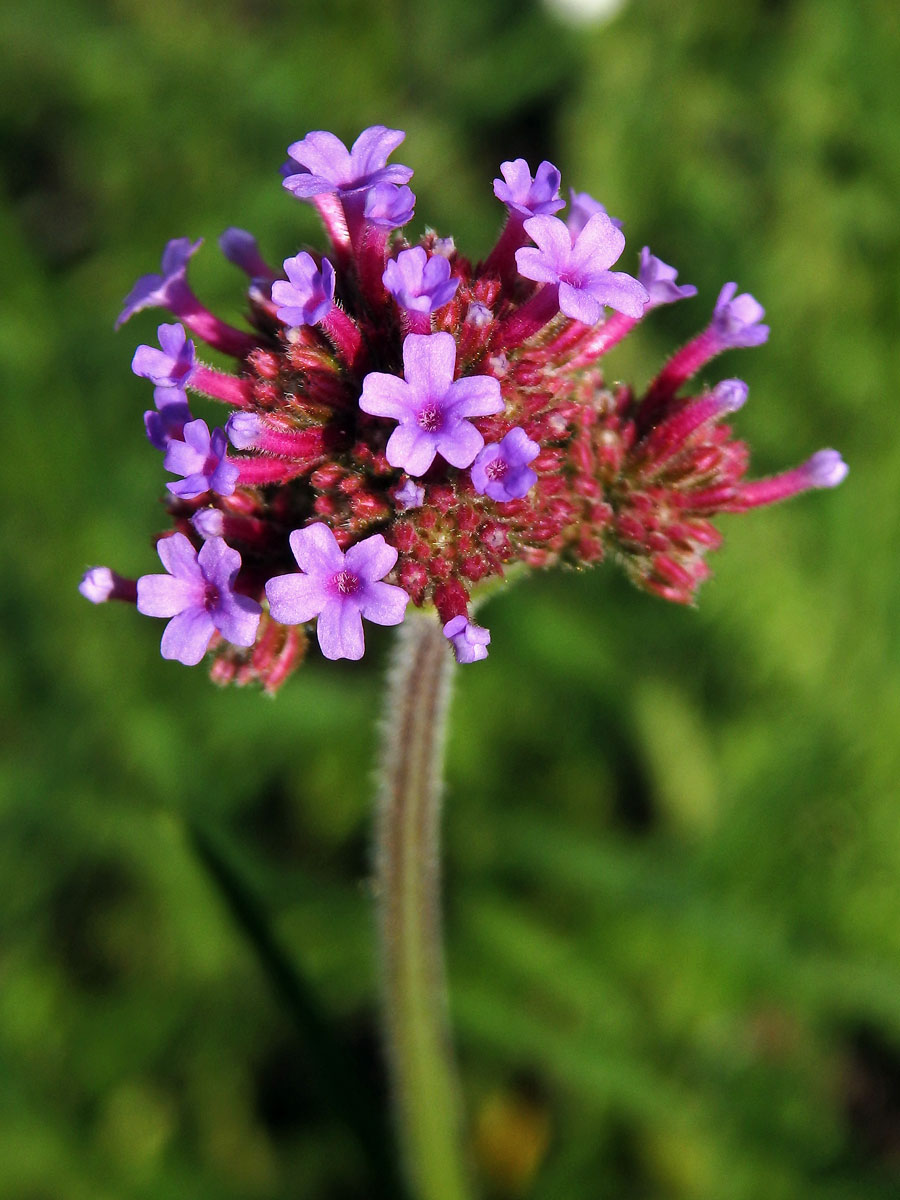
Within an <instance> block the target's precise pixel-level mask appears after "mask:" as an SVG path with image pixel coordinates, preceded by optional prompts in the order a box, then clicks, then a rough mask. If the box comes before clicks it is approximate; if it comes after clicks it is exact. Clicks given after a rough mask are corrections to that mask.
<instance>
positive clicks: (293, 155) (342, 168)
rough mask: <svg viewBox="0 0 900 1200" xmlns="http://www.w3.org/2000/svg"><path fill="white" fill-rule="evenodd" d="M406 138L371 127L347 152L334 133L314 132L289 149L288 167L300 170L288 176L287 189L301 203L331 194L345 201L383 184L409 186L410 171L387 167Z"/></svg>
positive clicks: (393, 166) (285, 184)
mask: <svg viewBox="0 0 900 1200" xmlns="http://www.w3.org/2000/svg"><path fill="white" fill-rule="evenodd" d="M405 137H406V134H405V133H404V132H403V131H402V130H400V129H387V128H385V126H384V125H372V126H371V127H370V128H369V129H364V130H363V132H362V133H361V134H360V135H359V137H358V138H357V139H356V141H355V142H354V143H353V146H352V148H351V149H350V150H348V149H347V147H346V146H345V145H344V143H343V142H342V141H341V140H340V138H338V137H335V135H334V134H333V133H327V132H325V131H323V130H315V131H314V132H312V133H308V134H307V135H306V137H305V138H303V139H302V140H301V141H299V142H294V143H293V145H291V146H288V163H289V164H290V165H292V166H293V165H294V164H297V167H298V168H299V169H298V171H297V173H296V174H293V175H288V176H287V178H286V179H285V180H284V186H285V187H286V188H287V190H288V191H289V192H292V193H293V194H294V195H295V196H297V197H298V198H299V199H301V200H310V199H312V198H313V197H314V196H321V195H322V194H324V193H329V192H333V193H336V194H337V195H338V196H340V197H344V196H346V195H349V194H350V193H351V192H355V191H359V190H360V189H363V188H370V187H375V186H377V185H378V184H380V183H394V184H404V183H409V181H410V179H411V178H412V170H411V169H410V168H409V167H402V166H399V165H392V166H387V160H388V158H389V156H390V155H391V154H392V153H393V152H394V150H396V148H397V147H398V146H399V145H400V143H401V142H402V141H403V139H404V138H405Z"/></svg>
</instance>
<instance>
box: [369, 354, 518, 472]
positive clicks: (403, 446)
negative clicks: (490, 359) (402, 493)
mask: <svg viewBox="0 0 900 1200" xmlns="http://www.w3.org/2000/svg"><path fill="white" fill-rule="evenodd" d="M455 365H456V343H455V342H454V340H453V338H452V337H451V336H450V334H449V333H433V334H416V333H411V334H409V336H408V337H407V338H406V340H405V341H404V343H403V376H404V377H403V379H399V378H398V377H397V376H396V375H385V374H384V373H382V372H380V371H375V372H373V373H372V374H370V375H367V376H366V378H365V379H364V380H363V392H362V395H361V396H360V399H359V407H360V408H361V409H362V410H363V412H367V413H371V414H372V415H373V416H377V417H389V418H390V419H391V420H394V421H397V422H398V425H397V428H396V429H395V430H394V432H393V433H392V434H391V436H390V439H389V441H388V444H387V448H386V450H385V454H386V457H387V460H388V462H389V463H390V464H391V466H392V467H400V468H402V469H403V470H404V471H406V473H407V474H408V475H413V476H418V475H424V474H425V472H426V471H427V470H428V468H429V467H430V466H431V464H432V463H433V462H434V459H435V456H436V455H438V454H440V455H441V457H442V458H443V459H444V460H445V461H446V462H448V463H450V464H451V465H452V466H454V467H468V466H469V465H470V464H471V463H472V461H473V459H474V458H475V455H476V454H477V453H478V451H479V450H480V449H481V447H482V446H483V445H484V438H483V437H482V436H481V434H480V433H479V432H478V430H477V429H476V428H475V426H474V425H473V424H472V423H471V421H469V420H468V419H467V418H469V417H485V416H489V415H491V414H492V413H498V412H502V410H503V400H502V399H501V396H500V384H499V383H498V381H497V380H496V379H493V378H491V377H490V376H488V375H473V376H470V377H468V378H466V379H457V380H455V381H454V379H453V372H454V367H455Z"/></svg>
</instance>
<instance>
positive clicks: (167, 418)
mask: <svg viewBox="0 0 900 1200" xmlns="http://www.w3.org/2000/svg"><path fill="white" fill-rule="evenodd" d="M153 402H154V404H155V405H156V410H157V411H156V412H154V411H153V409H152V408H151V409H148V410H147V412H145V413H144V428H145V429H146V431H147V437H148V438H149V440H150V445H151V446H154V447H155V448H156V449H157V450H168V448H169V444H170V443H171V442H173V441H175V442H181V441H183V440H184V427H185V425H186V424H187V423H188V421H190V420H191V410H190V408H189V407H188V401H187V396H186V395H185V393H184V392H183V391H182V390H181V388H174V387H158V388H154V389H153Z"/></svg>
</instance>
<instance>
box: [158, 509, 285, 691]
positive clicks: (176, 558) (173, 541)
mask: <svg viewBox="0 0 900 1200" xmlns="http://www.w3.org/2000/svg"><path fill="white" fill-rule="evenodd" d="M156 549H157V551H158V553H159V557H160V561H161V562H162V565H163V566H164V567H165V568H166V571H167V572H168V574H166V575H143V576H142V577H141V578H140V579H139V580H138V581H137V608H138V612H140V613H143V614H144V616H147V617H170V618H171V620H170V621H169V623H168V625H167V626H166V628H165V630H164V632H163V636H162V643H161V646H160V649H161V650H162V656H163V658H174V659H177V660H178V662H181V663H184V665H185V666H186V667H192V666H195V665H196V664H197V663H198V662H199V661H200V659H201V658H202V657H203V655H204V654H205V653H206V650H207V647H208V646H209V643H210V640H211V638H212V636H213V634H214V633H219V634H221V635H222V637H223V638H224V639H225V640H226V641H228V642H232V643H233V644H234V645H235V646H252V645H253V642H254V640H255V638H256V629H257V626H258V625H259V618H260V613H261V612H262V609H261V608H260V606H259V605H258V604H257V603H256V601H255V600H252V599H251V598H250V597H249V596H243V595H240V594H239V593H237V592H235V590H234V583H235V579H236V577H237V573H238V571H239V569H240V566H241V556H240V554H238V552H237V551H236V550H232V549H231V547H230V546H228V545H226V544H225V542H224V541H223V540H222V539H221V538H219V537H214V538H210V540H209V541H208V542H204V544H203V547H202V549H201V550H200V552H199V554H198V553H197V551H196V550H195V549H194V547H193V546H192V545H191V543H190V541H189V540H188V539H187V538H186V537H185V536H184V534H183V533H173V534H172V535H171V536H170V537H167V538H161V539H160V540H159V541H158V542H157V544H156Z"/></svg>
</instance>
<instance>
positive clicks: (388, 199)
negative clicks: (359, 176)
mask: <svg viewBox="0 0 900 1200" xmlns="http://www.w3.org/2000/svg"><path fill="white" fill-rule="evenodd" d="M415 215H416V197H415V193H414V192H413V191H412V190H411V189H410V188H408V187H406V186H405V185H404V186H398V185H397V184H396V183H379V184H376V185H375V187H373V188H370V189H369V190H368V191H367V192H366V203H365V207H364V208H363V216H364V217H365V218H366V220H367V221H368V222H369V224H370V225H377V226H378V228H379V229H399V228H400V226H401V225H408V224H409V222H410V221H411V220H412V219H413V217H414V216H415Z"/></svg>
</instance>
